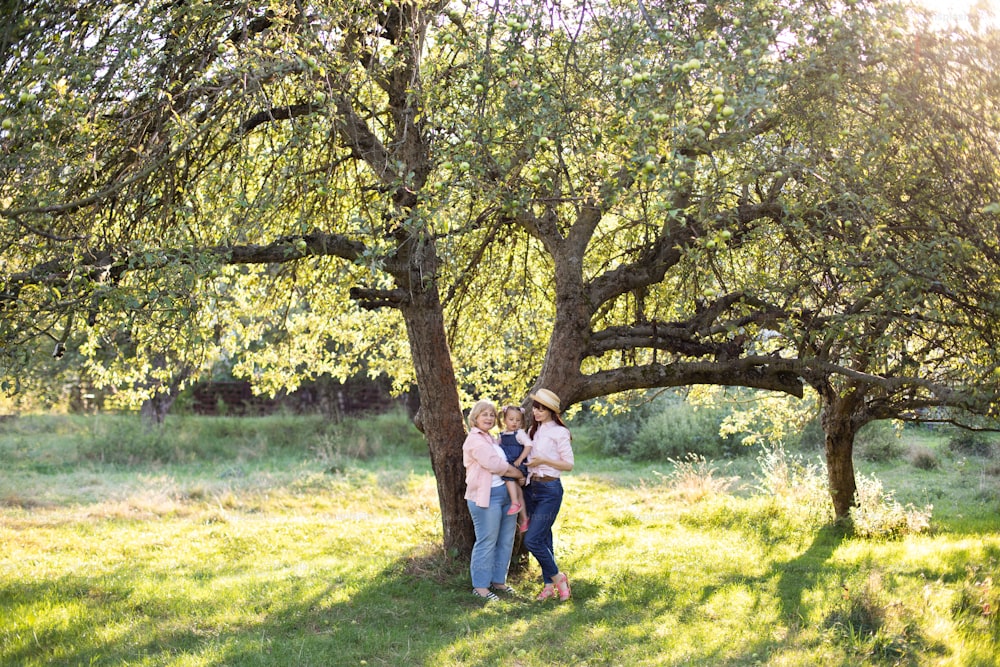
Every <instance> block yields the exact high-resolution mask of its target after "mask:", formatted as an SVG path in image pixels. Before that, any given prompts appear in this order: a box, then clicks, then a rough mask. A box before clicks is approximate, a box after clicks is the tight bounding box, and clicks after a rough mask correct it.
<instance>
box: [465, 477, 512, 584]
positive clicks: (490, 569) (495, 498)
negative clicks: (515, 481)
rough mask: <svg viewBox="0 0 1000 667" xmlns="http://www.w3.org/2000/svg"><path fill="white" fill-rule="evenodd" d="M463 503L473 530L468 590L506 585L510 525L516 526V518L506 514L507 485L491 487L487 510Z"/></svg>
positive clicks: (470, 501) (508, 565)
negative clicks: (470, 516)
mask: <svg viewBox="0 0 1000 667" xmlns="http://www.w3.org/2000/svg"><path fill="white" fill-rule="evenodd" d="M465 502H466V503H468V505H469V513H470V514H471V515H472V525H473V527H474V528H475V529H476V543H475V544H474V545H473V546H472V562H471V563H470V566H469V570H470V571H471V573H472V587H473V588H489V586H490V584H503V583H506V582H507V568H509V567H510V553H511V550H512V549H513V548H514V526H515V525H517V515H516V514H507V508H508V507H510V494H508V493H507V485H506V484H501V485H500V486H494V487H493V488H492V489H491V490H490V506H489V507H479V506H478V505H476V503H475V502H474V501H472V500H467V501H465Z"/></svg>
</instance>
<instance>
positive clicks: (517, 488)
mask: <svg viewBox="0 0 1000 667" xmlns="http://www.w3.org/2000/svg"><path fill="white" fill-rule="evenodd" d="M500 417H501V418H502V419H503V428H504V430H503V433H501V434H500V448H501V449H502V450H503V453H504V455H505V456H506V457H507V462H508V463H510V464H511V465H512V466H514V467H515V468H517V469H518V470H520V471H521V472H522V473H524V475H525V476H527V475H528V466H526V465H525V463H524V461H525V459H527V458H528V454H529V453H530V451H531V438H529V437H528V434H527V433H525V432H524V428H523V427H524V409H523V408H521V407H518V406H516V405H505V406H504V407H503V410H501V412H500ZM503 480H504V481H505V482H506V483H507V492H508V493H509V494H510V502H511V505H510V509H509V510H507V514H519V515H520V516H519V517H518V521H517V529H518V530H519V531H520V532H522V533H523V532H524V531H526V530H528V511H527V509H525V507H524V493H523V492H522V491H521V485H520V484H518V482H517V480H516V479H514V478H513V477H504V478H503Z"/></svg>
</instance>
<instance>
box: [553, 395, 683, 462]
mask: <svg viewBox="0 0 1000 667" xmlns="http://www.w3.org/2000/svg"><path fill="white" fill-rule="evenodd" d="M670 400H676V399H672V397H670V398H664V397H657V398H653V399H651V400H648V401H642V402H640V403H638V404H637V405H635V406H633V407H631V408H629V409H628V410H627V411H625V412H621V413H617V414H597V413H596V412H590V411H581V412H579V413H578V414H577V415H576V416H575V417H574V418H573V423H572V424H570V428H571V429H572V431H573V448H574V449H577V448H580V450H581V451H597V452H599V453H600V454H601V455H602V456H628V455H629V452H630V451H631V448H632V445H633V443H634V442H635V439H636V436H637V435H638V433H639V431H640V429H641V428H642V425H643V423H645V421H646V420H647V419H648V418H649V416H650V415H651V414H653V413H654V412H655V411H657V410H660V409H661V408H662V406H663V405H664V404H666V403H667V402H669V401H670Z"/></svg>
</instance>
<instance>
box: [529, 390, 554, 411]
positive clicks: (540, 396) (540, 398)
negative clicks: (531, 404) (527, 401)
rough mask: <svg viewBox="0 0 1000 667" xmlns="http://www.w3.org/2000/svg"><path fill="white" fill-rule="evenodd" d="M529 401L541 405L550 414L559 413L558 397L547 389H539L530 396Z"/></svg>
mask: <svg viewBox="0 0 1000 667" xmlns="http://www.w3.org/2000/svg"><path fill="white" fill-rule="evenodd" d="M531 400H533V401H537V402H539V403H541V404H542V405H544V406H545V407H547V408H548V409H550V410H552V412H559V397H558V396H556V395H555V394H554V393H552V392H551V391H549V390H548V389H539V390H538V391H536V392H535V393H534V394H532V395H531Z"/></svg>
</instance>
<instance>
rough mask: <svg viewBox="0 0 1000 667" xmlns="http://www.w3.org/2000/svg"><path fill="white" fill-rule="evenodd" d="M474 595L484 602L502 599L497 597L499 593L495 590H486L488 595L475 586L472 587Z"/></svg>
mask: <svg viewBox="0 0 1000 667" xmlns="http://www.w3.org/2000/svg"><path fill="white" fill-rule="evenodd" d="M472 595H473V597H477V598H479V599H480V600H483V601H484V602H497V601H499V600H500V598H499V597H497V594H496V593H494V592H493V591H486V595H483V594H482V593H480V592H479V591H477V590H476V589H475V588H473V589H472Z"/></svg>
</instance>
